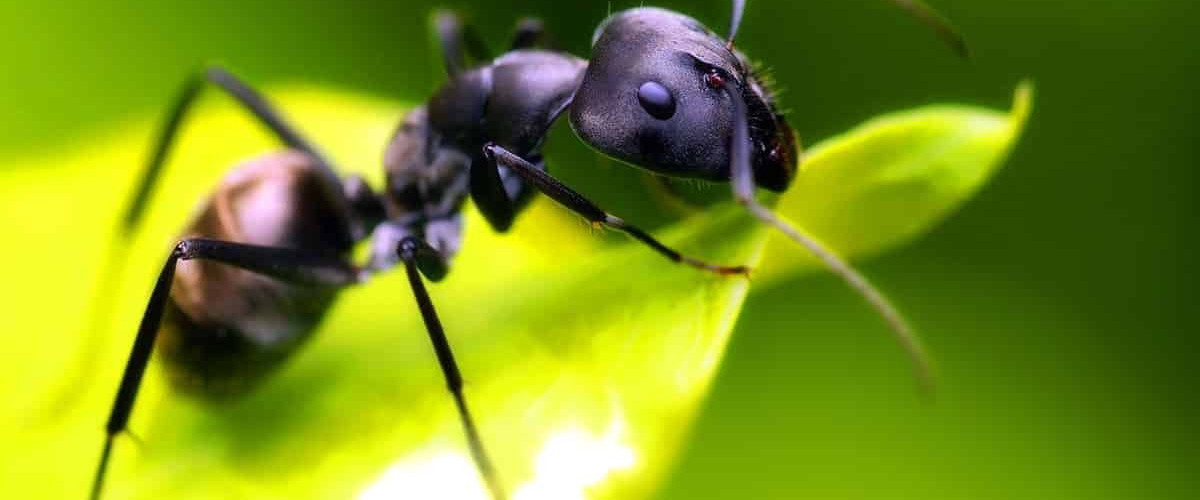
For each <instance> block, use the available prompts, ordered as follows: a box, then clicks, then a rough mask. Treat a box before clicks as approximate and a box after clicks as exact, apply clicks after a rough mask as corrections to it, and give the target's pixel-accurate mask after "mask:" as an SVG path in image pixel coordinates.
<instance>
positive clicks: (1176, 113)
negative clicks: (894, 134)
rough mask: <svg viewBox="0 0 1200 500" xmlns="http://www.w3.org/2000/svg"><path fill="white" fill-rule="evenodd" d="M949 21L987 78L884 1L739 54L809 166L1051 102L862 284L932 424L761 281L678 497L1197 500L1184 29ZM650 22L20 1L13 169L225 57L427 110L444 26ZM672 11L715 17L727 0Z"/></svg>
mask: <svg viewBox="0 0 1200 500" xmlns="http://www.w3.org/2000/svg"><path fill="white" fill-rule="evenodd" d="M935 3H936V5H937V7H939V8H940V9H941V10H942V11H943V12H944V13H946V14H947V15H948V16H949V17H950V18H952V19H954V20H955V21H956V23H957V24H958V25H959V26H960V27H961V28H962V30H963V31H964V32H965V33H966V34H967V36H968V39H969V41H970V43H971V45H972V48H973V52H974V55H973V59H972V60H971V61H969V62H965V63H964V62H962V61H960V60H958V59H956V58H955V57H953V56H952V55H951V54H950V52H949V51H947V50H946V49H945V48H944V47H942V46H940V45H939V44H938V43H937V42H936V41H935V40H934V39H933V37H932V36H930V35H929V34H928V33H926V32H924V31H923V29H922V28H921V27H920V26H919V25H918V24H917V23H915V22H913V21H911V20H910V19H908V18H905V17H904V16H903V15H901V14H898V13H897V12H896V11H895V10H894V9H892V8H891V7H889V6H888V5H886V2H883V1H879V0H844V1H843V0H808V1H803V2H792V1H782V0H780V1H765V0H757V1H751V2H750V3H749V10H748V11H747V14H746V20H745V24H744V25H743V31H742V35H741V36H740V39H739V44H740V45H741V47H742V48H743V49H744V50H745V51H747V52H748V53H749V54H750V55H751V56H752V57H754V58H756V59H760V60H762V61H764V62H766V63H767V64H768V66H769V67H770V68H771V69H772V70H773V73H774V75H775V78H776V79H777V80H778V81H779V83H780V85H781V86H782V87H783V88H784V89H786V93H785V95H784V102H785V105H786V107H787V108H788V109H789V112H790V113H789V119H790V121H791V123H792V124H793V126H794V127H795V128H796V129H797V131H798V132H799V134H800V135H801V137H803V138H806V140H807V142H810V143H811V142H813V141H814V140H815V139H816V138H820V137H826V136H829V135H831V134H833V133H836V132H838V131H841V130H844V129H846V128H847V127H849V126H851V125H853V124H855V123H857V122H859V121H861V120H863V119H866V118H868V117H870V116H872V115H875V114H878V113H881V112H884V111H888V110H893V109H898V108H903V107H910V106H914V105H917V104H923V103H927V102H933V101H961V102H972V103H980V104H988V105H991V106H994V107H997V108H1007V106H1008V102H1009V98H1010V93H1011V89H1012V87H1013V86H1014V84H1015V83H1016V82H1017V81H1018V80H1019V79H1021V78H1024V77H1032V78H1033V79H1034V81H1035V82H1036V83H1037V86H1038V99H1037V101H1038V102H1037V105H1036V109H1035V111H1034V115H1033V118H1032V120H1031V122H1030V124H1029V127H1028V131H1027V134H1026V136H1025V137H1024V138H1023V139H1022V141H1021V143H1020V144H1019V145H1018V146H1017V149H1016V151H1015V152H1014V154H1013V156H1012V158H1011V160H1010V161H1009V164H1008V165H1007V167H1006V168H1004V169H1003V170H1001V171H1000V173H999V175H998V176H997V177H996V178H995V179H994V181H993V183H992V184H991V185H990V186H989V187H988V188H987V189H985V191H984V192H983V193H982V194H981V195H980V196H979V197H977V198H976V199H975V200H973V201H972V202H970V203H969V204H968V205H967V206H966V207H965V209H964V210H962V211H961V212H959V213H957V214H956V215H955V216H953V217H952V218H951V219H950V220H949V221H947V223H946V224H944V225H943V226H941V227H939V228H938V229H937V230H936V231H935V232H934V233H932V234H931V235H929V236H928V237H926V238H923V239H922V240H920V241H919V242H918V243H917V244H916V245H913V246H911V247H909V248H907V249H905V250H903V251H900V252H898V253H894V254H892V255H889V256H887V257H884V258H882V259H879V260H877V261H875V262H872V263H868V264H866V265H865V269H866V271H867V272H868V274H869V275H871V276H872V277H874V278H875V280H876V281H877V282H878V284H880V285H881V286H882V287H884V288H885V289H886V290H888V291H889V292H890V294H891V295H892V296H893V297H894V298H895V299H896V301H897V302H898V303H899V304H900V305H901V306H902V307H903V308H904V309H905V310H906V311H907V312H908V314H909V315H910V317H911V319H912V320H913V322H914V323H915V324H916V325H918V327H919V329H920V330H921V331H922V332H923V334H924V336H925V338H926V342H927V344H928V345H929V346H930V347H931V349H932V350H933V351H934V352H935V353H936V355H937V357H938V360H939V363H940V368H941V375H942V383H943V389H942V392H941V393H940V395H939V398H938V400H937V401H936V402H935V403H934V404H932V405H927V404H922V403H921V402H920V401H919V399H918V398H917V397H916V396H915V394H914V391H913V389H912V382H911V380H910V379H909V378H908V367H907V365H906V363H907V361H906V360H905V359H904V358H903V357H902V355H901V354H900V352H899V351H898V349H896V348H895V346H894V344H893V343H892V342H891V341H890V340H889V339H888V338H887V337H886V331H885V330H884V329H883V327H882V326H881V325H880V324H879V322H878V321H877V320H876V319H875V318H874V317H873V316H872V315H871V314H870V312H869V311H868V310H867V309H866V308H865V307H864V306H863V305H861V303H860V301H859V299H857V298H856V297H854V296H853V295H851V294H850V293H849V292H847V291H846V290H845V289H844V287H843V286H842V285H841V284H840V283H838V282H836V281H834V280H833V279H831V278H813V279H803V280H796V281H792V282H788V283H783V284H779V285H777V286H774V287H772V288H770V289H762V288H760V289H758V290H756V291H755V292H754V293H753V294H752V295H751V297H750V300H749V302H748V304H747V306H746V309H745V311H744V313H743V315H742V318H741V320H740V322H739V324H738V327H737V331H736V333H735V336H734V339H733V341H732V345H731V347H730V350H729V352H728V356H727V360H726V363H725V365H724V367H723V368H722V370H721V373H720V375H719V376H718V379H717V381H716V384H715V386H714V391H713V394H712V397H711V398H710V399H709V401H708V402H707V404H706V406H707V408H706V410H705V411H704V413H703V414H702V416H701V418H700V420H699V422H698V424H697V426H696V428H695V434H694V439H693V441H692V444H691V446H690V448H689V449H688V450H687V451H686V452H685V456H684V459H683V460H682V461H681V463H680V464H679V469H678V471H677V473H676V474H675V476H674V477H673V478H672V479H671V480H670V481H669V484H668V486H667V487H666V489H665V490H664V491H663V493H662V495H661V498H662V499H664V500H665V499H684V498H781V499H785V498H786V499H791V498H966V497H970V498H1033V497H1044V498H1184V497H1189V496H1192V495H1194V490H1195V489H1196V487H1197V486H1200V484H1198V483H1200V481H1198V480H1197V479H1196V474H1195V471H1196V470H1197V458H1200V456H1198V455H1200V451H1198V450H1200V437H1198V433H1197V429H1196V424H1195V422H1197V421H1200V411H1198V410H1197V404H1196V399H1197V398H1196V386H1195V381H1196V377H1195V376H1194V374H1195V371H1196V367H1197V366H1198V365H1197V362H1198V361H1200V352H1198V349H1197V343H1196V342H1195V341H1194V340H1193V339H1192V336H1193V335H1194V334H1196V333H1197V321H1196V317H1195V314H1194V313H1193V312H1192V310H1191V308H1190V306H1191V304H1192V298H1193V297H1194V296H1195V292H1196V287H1197V285H1196V281H1195V272H1194V270H1195V264H1194V263H1193V261H1192V260H1191V259H1190V258H1189V257H1192V256H1193V255H1194V254H1195V253H1196V250H1197V246H1196V244H1195V240H1196V239H1195V236H1194V233H1193V232H1192V230H1193V229H1194V227H1195V223H1194V222H1192V220H1193V215H1194V214H1195V213H1196V209H1197V206H1196V201H1195V198H1194V195H1195V187H1196V179H1195V174H1194V170H1193V166H1194V165H1195V164H1196V162H1197V151H1198V149H1197V146H1196V141H1197V139H1198V138H1197V134H1196V131H1195V130H1196V129H1195V127H1194V124H1195V123H1196V122H1197V120H1198V119H1200V106H1198V105H1197V104H1196V100H1195V98H1194V94H1195V91H1196V88H1197V83H1200V78H1198V77H1200V54H1198V51H1197V50H1196V42H1195V33H1197V32H1200V18H1198V16H1195V15H1192V14H1191V11H1193V10H1194V6H1193V5H1191V3H1190V2H1186V1H1182V0H1178V1H1170V0H1147V1H1143V2H1092V1H1085V0H1060V1H1057V2H1034V1H1029V0H1016V1H1007V2H998V1H991V2H988V1H982V0H937V1H936V2H935ZM636 4H637V3H636V2H624V3H622V2H613V3H611V7H610V4H609V3H608V2H603V1H597V2H586V1H584V2H572V3H570V4H567V3H566V2H552V1H549V0H521V1H512V2H385V1H375V2H371V1H362V0H359V1H347V2H340V3H333V2H314V1H307V0H302V1H290V2H279V1H269V2H244V1H240V2H233V1H227V0H210V1H207V2H202V3H196V4H183V3H179V4H175V3H164V2H148V1H127V2H120V3H112V4H107V3H101V2H82V1H68V2H58V3H53V4H50V3H46V4H41V3H34V2H22V3H17V2H4V3H0V60H2V61H3V62H4V63H3V68H4V69H3V70H0V71H3V74H4V76H5V78H4V79H3V80H4V84H3V86H0V109H3V110H4V112H3V113H0V154H2V155H6V156H7V155H23V154H29V153H36V152H38V151H44V150H48V149H54V148H56V147H58V145H60V144H64V143H69V142H72V141H77V140H79V139H80V138H82V137H88V136H93V135H96V134H98V133H102V132H103V131H104V130H106V129H107V128H109V127H112V126H113V125H115V124H118V123H126V122H128V121H129V120H130V119H134V118H138V117H144V116H146V115H147V114H157V113H159V112H161V110H163V109H164V106H165V104H166V103H167V102H168V101H169V99H170V98H171V96H172V94H173V93H174V91H175V89H176V88H177V87H178V85H179V84H180V82H181V81H182V79H183V78H184V76H185V75H186V74H187V73H188V72H189V71H190V70H192V69H194V68H195V67H197V65H198V64H199V63H201V62H203V61H210V60H219V61H223V62H225V63H227V64H228V65H230V66H231V67H233V68H235V69H236V70H238V71H239V72H240V73H242V74H243V75H244V76H246V77H247V78H248V79H250V80H252V81H254V82H256V83H259V84H264V85H269V84H272V83H280V82H295V81H305V82H315V83H322V84H329V85H334V86H339V87H346V88H351V89H358V90H364V91H368V92H371V93H374V94H377V95H383V96H387V97H391V98H396V99H406V100H413V101H416V100H421V99H422V98H423V97H424V96H426V95H427V94H428V93H429V92H430V91H431V90H432V89H433V88H434V86H435V85H436V84H437V82H438V79H439V78H440V76H439V62H438V61H437V60H436V59H435V53H434V52H433V50H432V49H431V45H430V41H429V37H428V34H427V31H426V20H427V14H428V13H429V12H430V10H431V9H432V8H433V7H435V6H446V7H457V8H461V9H463V10H465V11H467V12H468V13H470V14H471V16H472V17H473V18H474V19H475V20H476V22H477V23H478V24H480V25H481V27H482V28H483V30H484V32H485V34H486V35H487V36H488V38H489V39H490V40H491V41H492V42H493V44H494V45H499V44H500V43H501V42H502V41H503V40H505V37H506V35H507V33H508V31H509V30H510V29H511V27H512V24H513V23H514V22H515V21H516V19H517V17H518V16H520V15H526V14H528V15H537V16H540V17H542V18H544V19H545V20H546V22H547V24H548V25H549V26H550V27H551V29H552V30H553V31H554V33H555V34H556V35H557V36H558V38H559V40H561V41H562V42H563V44H564V45H565V46H566V47H567V48H569V49H570V50H572V51H573V52H575V53H578V54H585V53H586V49H587V43H588V40H589V39H590V36H591V30H592V28H593V27H594V26H595V24H596V23H597V22H598V21H599V20H601V19H602V18H603V17H604V16H605V15H606V13H607V12H608V11H609V9H610V8H611V9H612V10H617V9H621V8H626V7H630V6H634V5H636ZM655 4H656V5H659V6H663V7H668V8H674V9H676V10H681V11H684V12H687V13H690V14H692V15H694V16H695V17H697V18H699V19H700V20H702V21H704V22H706V23H707V24H709V25H710V26H714V27H717V28H718V30H719V31H723V26H725V25H726V22H727V17H728V12H727V10H728V4H727V2H724V1H704V2H692V3H688V2H671V1H663V2H655ZM573 142H575V140H574V139H573V138H570V137H569V135H568V134H563V133H560V134H559V135H558V138H557V139H556V141H555V143H556V145H555V146H553V148H556V149H552V150H551V153H552V154H551V156H550V158H551V160H550V161H551V162H552V165H554V167H553V168H556V169H557V170H558V171H560V172H564V176H567V177H571V176H576V177H578V178H587V177H588V175H587V174H588V173H587V172H581V171H578V170H575V171H573V170H572V169H573V168H574V169H586V168H587V167H589V166H591V165H594V162H592V161H589V160H587V159H586V158H585V156H584V155H586V154H588V153H587V152H586V150H585V149H583V148H582V147H579V146H570V145H564V146H559V145H557V144H565V143H573ZM558 150H561V153H560V154H559V155H558V156H554V155H553V153H554V152H555V151H558ZM572 160H578V161H575V162H574V163H575V166H573V165H572ZM130 168H133V166H130ZM593 177H595V176H593ZM597 182H603V179H597ZM597 190H601V189H599V188H593V189H590V190H589V191H597ZM607 196H611V197H614V198H619V197H620V194H619V193H615V194H612V195H607ZM602 201H603V200H602ZM618 201H619V200H618ZM3 215H4V216H5V217H8V216H14V215H17V214H3ZM25 215H28V214H25ZM6 243H7V244H8V245H19V244H20V242H16V241H7V242H6ZM11 306H13V305H12V304H9V305H7V306H5V307H11ZM6 334H11V332H9V333H6Z"/></svg>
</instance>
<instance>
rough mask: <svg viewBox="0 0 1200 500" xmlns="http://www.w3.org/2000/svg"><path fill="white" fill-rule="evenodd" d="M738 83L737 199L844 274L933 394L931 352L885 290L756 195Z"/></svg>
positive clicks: (733, 152)
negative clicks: (906, 355)
mask: <svg viewBox="0 0 1200 500" xmlns="http://www.w3.org/2000/svg"><path fill="white" fill-rule="evenodd" d="M738 86H739V85H728V86H726V87H725V89H726V92H727V94H728V95H729V97H730V100H731V101H732V102H733V117H734V119H733V126H734V129H733V138H732V139H733V140H732V144H731V145H730V155H729V156H730V161H731V162H732V165H731V167H730V168H731V172H732V178H731V181H732V184H733V190H734V194H735V195H736V196H737V200H738V202H739V203H741V204H742V205H744V206H745V207H746V209H748V210H749V211H750V213H752V214H754V216H755V217H757V218H758V219H759V220H760V221H762V222H763V223H764V224H766V225H768V226H771V227H774V228H775V229H778V230H779V231H780V232H781V233H783V234H784V235H786V236H787V237H788V238H791V239H792V240H793V241H795V242H796V243H799V244H800V246H802V247H804V248H805V249H807V250H808V251H809V252H810V253H812V254H813V256H815V257H817V258H818V259H820V261H821V262H822V263H823V264H825V267H826V268H828V269H829V271H830V272H832V273H833V274H834V275H836V276H838V277H839V278H841V279H842V281H844V282H846V284H847V285H849V286H850V288H852V289H854V291H855V292H858V294H859V295H860V296H862V298H863V299H865V300H866V301H867V304H868V305H870V306H871V308H872V309H874V310H875V312H876V313H878V314H879V316H880V317H882V318H883V320H884V322H886V323H887V325H888V328H889V329H890V330H891V331H892V334H893V336H895V337H896V340H897V341H899V342H900V345H901V346H902V347H903V348H904V350H905V352H906V353H907V354H908V357H909V358H910V359H911V360H912V362H913V365H914V366H913V371H914V372H915V374H916V377H917V382H918V384H919V385H920V388H921V392H922V393H923V394H925V395H926V396H931V395H932V394H933V392H934V385H935V384H934V376H933V369H932V366H931V363H930V361H929V355H928V354H927V353H926V351H925V347H924V345H922V343H921V339H920V338H919V337H917V335H916V333H915V332H914V331H913V329H912V327H910V326H909V324H908V322H907V321H905V319H904V316H902V315H901V314H900V311H899V310H897V309H896V307H895V306H893V305H892V303H891V301H889V300H888V299H887V297H886V296H885V295H884V294H883V292H881V291H879V289H878V288H876V287H875V286H874V285H872V284H871V282H870V281H868V280H867V278H866V277H865V276H863V275H862V274H861V273H859V272H858V270H856V269H854V266H851V265H850V264H849V263H848V262H846V261H845V260H843V259H842V258H841V257H839V256H838V255H837V253H835V252H834V251H833V250H831V249H829V248H827V247H826V246H825V245H824V244H822V243H821V242H820V241H818V240H817V239H816V238H814V237H812V236H810V235H808V234H806V233H805V232H804V231H802V230H801V229H799V228H797V227H796V226H794V225H792V224H791V223H789V222H787V221H786V220H784V219H782V218H780V217H779V216H778V215H776V214H775V213H774V212H772V211H771V210H770V209H769V208H767V207H765V206H763V205H762V204H761V203H759V202H758V200H757V199H756V198H755V197H754V193H755V186H754V172H753V170H752V166H751V161H750V160H751V157H750V155H751V144H750V135H749V134H750V127H749V120H748V118H747V113H746V102H745V101H744V100H742V96H741V91H740V90H739V89H736V88H735V87H738Z"/></svg>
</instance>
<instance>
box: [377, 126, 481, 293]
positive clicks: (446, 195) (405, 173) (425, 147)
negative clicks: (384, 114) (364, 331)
mask: <svg viewBox="0 0 1200 500" xmlns="http://www.w3.org/2000/svg"><path fill="white" fill-rule="evenodd" d="M439 143H440V141H439V140H438V138H437V137H436V136H435V135H434V133H433V132H432V131H431V130H430V128H429V121H428V113H427V112H426V110H425V108H424V107H418V108H415V109H413V110H412V111H410V112H409V113H408V114H407V115H406V116H405V119H404V121H403V122H402V123H401V124H400V127H399V128H398V129H397V130H396V134H395V135H394V136H393V137H392V140H391V142H390V143H389V145H388V148H387V151H386V152H385V153H384V160H383V163H384V168H385V171H386V173H387V187H386V190H385V194H384V196H383V204H384V209H385V213H386V216H387V218H386V220H385V221H384V222H382V223H381V224H379V226H377V227H376V228H375V231H374V233H373V234H372V237H371V261H370V264H369V265H368V268H369V269H370V270H371V271H373V272H378V271H384V270H387V269H389V268H391V267H393V266H394V265H396V264H397V263H398V262H399V256H398V255H397V254H396V248H397V244H398V243H399V242H400V241H401V240H403V239H404V238H406V237H409V236H417V237H420V238H422V239H424V240H425V241H427V242H428V243H429V245H430V246H432V247H433V248H434V249H436V250H437V251H438V252H439V253H440V254H442V255H443V256H444V257H445V258H446V259H447V260H449V259H451V258H453V256H454V255H455V254H456V253H458V249H459V246H460V244H461V242H462V215H461V212H462V205H463V203H464V202H465V201H466V199H467V195H468V194H469V191H470V189H469V188H470V175H469V172H470V167H471V158H470V157H469V156H467V155H466V154H464V153H462V152H461V151H458V150H457V149H454V148H451V147H444V146H442V145H440V144H439Z"/></svg>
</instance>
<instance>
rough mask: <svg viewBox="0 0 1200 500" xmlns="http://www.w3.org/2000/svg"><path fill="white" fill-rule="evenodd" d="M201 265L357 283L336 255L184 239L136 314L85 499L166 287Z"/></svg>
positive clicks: (142, 365) (103, 464)
mask: <svg viewBox="0 0 1200 500" xmlns="http://www.w3.org/2000/svg"><path fill="white" fill-rule="evenodd" d="M192 259H203V260H209V261H214V262H219V263H223V264H228V265H231V266H234V267H238V268H241V269H246V270H248V271H252V272H256V273H259V274H263V275H266V276H270V277H273V278H276V279H279V280H282V281H285V282H289V283H295V284H303V285H310V286H321V287H330V288H341V287H345V286H349V285H352V284H354V283H357V282H358V281H359V271H358V269H356V268H355V267H354V266H352V265H351V264H349V263H348V262H347V261H346V260H345V259H343V258H342V257H340V256H336V255H328V254H319V253H312V252H305V251H300V250H294V249H289V248H277V247H266V246H258V245H246V244H241V243H233V242H228V241H220V240H209V239H200V238H195V239H187V240H183V241H181V242H180V243H179V244H178V245H176V246H175V248H174V249H173V250H172V251H171V254H170V256H168V257H167V261H166V263H164V264H163V268H162V271H160V272H159V275H158V280H157V281H156V282H155V284H154V291H153V292H151V294H150V300H149V301H148V302H147V304H146V310H145V312H144V313H143V314H142V321H141V323H140V324H139V326H138V331H137V336H136V337H135V340H134V342H133V349H132V350H131V351H130V353H129V360H128V361H127V362H126V364H125V370H124V373H123V374H122V375H121V384H120V386H118V389H117V393H116V397H115V399H114V400H113V406H112V410H111V411H110V413H109V417H108V422H107V424H106V425H105V432H106V435H105V440H104V448H103V451H102V452H101V455H100V462H99V464H98V465H97V467H96V475H95V479H94V481H93V483H92V490H91V498H92V499H93V500H95V499H98V498H100V493H101V491H102V489H103V486H104V475H105V471H106V470H107V468H108V461H109V457H110V455H111V452H112V446H113V438H115V437H116V436H117V435H119V434H120V433H122V432H124V431H125V429H126V426H127V425H128V423H129V416H130V414H131V413H132V412H133V405H134V402H135V401H136V399H137V394H138V389H139V388H140V387H141V382H142V376H143V375H144V374H145V372H146V366H147V364H148V363H149V361H150V354H151V351H153V349H154V342H155V339H156V338H157V336H158V332H159V329H160V327H161V324H162V319H163V313H164V311H165V310H166V307H167V301H168V300H169V298H170V291H171V284H172V283H173V281H174V278H175V268H176V265H177V264H178V263H179V261H184V260H192Z"/></svg>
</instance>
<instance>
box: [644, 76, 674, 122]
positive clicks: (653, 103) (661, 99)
mask: <svg viewBox="0 0 1200 500" xmlns="http://www.w3.org/2000/svg"><path fill="white" fill-rule="evenodd" d="M638 102H640V103H642V108H643V109H645V110H646V112H647V113H650V116H653V117H655V118H658V119H659V120H666V119H668V118H670V117H672V116H674V115H675V96H672V95H671V91H670V90H667V88H666V87H664V86H663V85H662V84H661V83H658V82H646V83H643V84H642V86H641V87H638Z"/></svg>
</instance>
